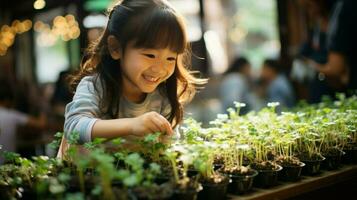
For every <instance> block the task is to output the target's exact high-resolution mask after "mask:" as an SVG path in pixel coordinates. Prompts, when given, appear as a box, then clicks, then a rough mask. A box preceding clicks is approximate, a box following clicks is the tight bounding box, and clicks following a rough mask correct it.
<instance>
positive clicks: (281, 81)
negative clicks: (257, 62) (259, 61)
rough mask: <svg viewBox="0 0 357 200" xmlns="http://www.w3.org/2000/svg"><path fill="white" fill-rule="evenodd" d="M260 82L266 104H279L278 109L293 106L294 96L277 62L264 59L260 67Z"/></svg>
mask: <svg viewBox="0 0 357 200" xmlns="http://www.w3.org/2000/svg"><path fill="white" fill-rule="evenodd" d="M260 78H261V80H262V82H263V88H264V89H265V90H264V94H263V96H264V97H265V101H266V103H269V102H279V103H280V106H279V107H278V108H284V107H285V108H286V107H288V108H291V107H292V106H294V105H295V94H294V90H293V87H292V86H291V83H290V82H289V81H288V79H287V77H286V76H285V75H284V74H283V73H282V72H281V67H280V64H279V63H278V61H277V60H272V59H266V60H265V61H264V63H263V66H262V71H261V77H260Z"/></svg>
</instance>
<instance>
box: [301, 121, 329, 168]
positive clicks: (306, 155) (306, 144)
mask: <svg viewBox="0 0 357 200" xmlns="http://www.w3.org/2000/svg"><path fill="white" fill-rule="evenodd" d="M295 125H296V126H295V130H296V131H297V132H298V133H299V134H300V136H301V137H300V138H299V139H298V142H297V151H298V158H299V159H300V160H301V161H302V162H303V163H305V167H304V168H303V170H302V174H304V175H316V174H318V173H320V165H321V162H322V161H323V160H325V159H326V158H325V157H323V156H322V155H321V153H320V152H321V144H322V142H321V140H322V138H321V135H319V134H317V133H316V132H315V131H314V129H313V126H312V125H311V124H309V123H307V122H301V123H296V124H295Z"/></svg>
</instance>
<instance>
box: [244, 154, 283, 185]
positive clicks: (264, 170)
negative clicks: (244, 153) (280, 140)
mask: <svg viewBox="0 0 357 200" xmlns="http://www.w3.org/2000/svg"><path fill="white" fill-rule="evenodd" d="M250 167H251V168H252V169H255V170H257V171H258V175H257V176H256V177H255V179H254V182H253V185H254V186H255V187H259V188H269V187H272V186H275V185H277V183H278V172H279V171H281V170H282V169H283V167H281V166H280V165H278V164H276V163H274V162H271V161H263V162H259V163H257V162H254V163H252V164H251V166H250Z"/></svg>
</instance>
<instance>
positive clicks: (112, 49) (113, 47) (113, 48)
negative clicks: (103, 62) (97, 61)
mask: <svg viewBox="0 0 357 200" xmlns="http://www.w3.org/2000/svg"><path fill="white" fill-rule="evenodd" d="M107 43H108V50H109V53H110V55H111V56H112V58H113V59H114V60H119V59H120V58H121V53H122V51H121V47H120V43H119V41H118V40H117V39H116V38H115V36H113V35H109V36H108V39H107Z"/></svg>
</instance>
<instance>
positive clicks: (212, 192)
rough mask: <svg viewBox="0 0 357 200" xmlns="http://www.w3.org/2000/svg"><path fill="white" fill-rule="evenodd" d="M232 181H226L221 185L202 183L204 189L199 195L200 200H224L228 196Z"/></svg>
mask: <svg viewBox="0 0 357 200" xmlns="http://www.w3.org/2000/svg"><path fill="white" fill-rule="evenodd" d="M229 182H230V179H229V177H228V176H225V179H224V180H223V181H222V182H220V183H201V184H202V187H203V189H202V190H201V191H200V192H199V193H198V199H199V200H223V199H225V197H226V194H227V188H228V184H229Z"/></svg>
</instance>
